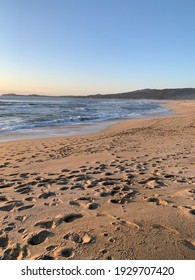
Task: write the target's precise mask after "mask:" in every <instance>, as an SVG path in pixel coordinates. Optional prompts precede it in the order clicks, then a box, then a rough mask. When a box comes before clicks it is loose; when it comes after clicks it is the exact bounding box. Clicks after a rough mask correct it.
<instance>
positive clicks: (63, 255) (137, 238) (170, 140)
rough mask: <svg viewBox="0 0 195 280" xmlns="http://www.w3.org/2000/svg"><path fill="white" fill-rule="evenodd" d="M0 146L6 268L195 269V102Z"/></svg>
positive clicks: (0, 246) (0, 234) (1, 249)
mask: <svg viewBox="0 0 195 280" xmlns="http://www.w3.org/2000/svg"><path fill="white" fill-rule="evenodd" d="M166 106H168V107H169V108H171V109H172V110H173V111H174V112H175V115H174V116H166V117H160V118H157V117H154V118H150V119H142V120H130V121H124V122H121V123H119V124H115V125H112V126H110V127H108V128H106V129H104V130H102V131H100V132H98V133H93V134H89V135H83V136H71V137H58V138H50V139H49V138H48V139H39V140H29V139H28V140H22V141H9V142H2V143H0V223H1V227H0V259H2V260H9V259H18V260H21V259H31V260H32V259H45V260H50V259H51V260H52V259H65V260H66V259H76V260H80V259H81V260H84V259H95V260H100V259H110V260H111V259H113V260H116V259H120V260H126V259H129V260H131V259H140V260H142V259H148V260H149V259H167V260H169V259H181V260H183V259H193V260H194V259H195V102H194V101H191V102H189V101H175V102H174V101H169V102H168V103H167V104H166Z"/></svg>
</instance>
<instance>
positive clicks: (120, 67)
mask: <svg viewBox="0 0 195 280" xmlns="http://www.w3.org/2000/svg"><path fill="white" fill-rule="evenodd" d="M194 74H195V1H194V0H0V93H4V92H15V93H39V94H52V95H66V94H67V95H68V94H74V95H76V94H96V93H115V92H124V91H131V90H134V89H142V88H168V87H172V88H175V87H195V75H194Z"/></svg>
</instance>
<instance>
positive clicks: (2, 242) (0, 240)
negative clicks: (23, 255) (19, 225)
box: [0, 235, 9, 248]
mask: <svg viewBox="0 0 195 280" xmlns="http://www.w3.org/2000/svg"><path fill="white" fill-rule="evenodd" d="M8 243H9V238H8V236H7V235H1V236H0V247H1V248H5V247H7V245H8Z"/></svg>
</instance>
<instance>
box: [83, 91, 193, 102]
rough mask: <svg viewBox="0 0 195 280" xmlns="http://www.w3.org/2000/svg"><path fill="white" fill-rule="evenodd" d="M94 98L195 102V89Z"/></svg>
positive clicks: (134, 92) (99, 95)
mask: <svg viewBox="0 0 195 280" xmlns="http://www.w3.org/2000/svg"><path fill="white" fill-rule="evenodd" d="M88 97H92V98H120V99H157V100H195V88H178V89H143V90H135V91H131V92H124V93H116V94H104V95H102V94H96V95H89V96H88Z"/></svg>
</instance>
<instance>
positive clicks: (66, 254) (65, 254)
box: [54, 247, 73, 259]
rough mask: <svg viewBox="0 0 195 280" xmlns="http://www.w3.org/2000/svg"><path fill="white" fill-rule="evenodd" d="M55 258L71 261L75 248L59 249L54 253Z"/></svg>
mask: <svg viewBox="0 0 195 280" xmlns="http://www.w3.org/2000/svg"><path fill="white" fill-rule="evenodd" d="M54 255H55V258H57V259H61V258H66V259H69V258H70V257H72V256H73V248H71V247H70V248H69V247H68V248H66V247H64V248H59V249H58V250H56V251H55V253H54Z"/></svg>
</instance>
